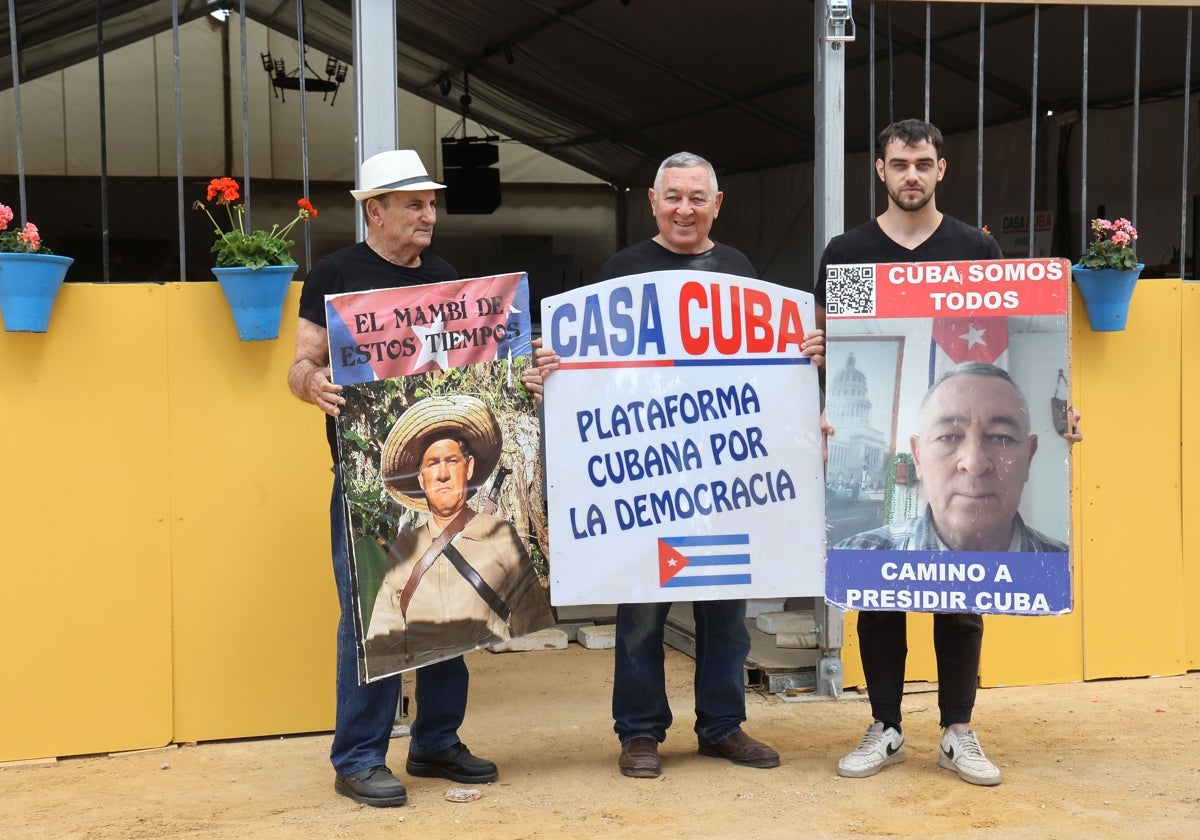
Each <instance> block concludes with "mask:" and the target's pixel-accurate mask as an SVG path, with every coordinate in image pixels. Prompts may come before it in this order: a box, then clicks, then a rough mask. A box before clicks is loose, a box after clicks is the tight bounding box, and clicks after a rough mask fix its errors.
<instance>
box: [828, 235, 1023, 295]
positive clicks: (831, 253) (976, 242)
mask: <svg viewBox="0 0 1200 840" xmlns="http://www.w3.org/2000/svg"><path fill="white" fill-rule="evenodd" d="M1003 256H1004V254H1003V253H1002V252H1001V251H1000V245H999V243H998V242H996V240H995V239H993V238H992V237H991V235H990V234H986V233H984V232H983V231H981V230H980V229H979V228H977V227H972V226H971V225H968V224H967V223H966V222H960V221H959V220H958V219H955V218H953V217H951V216H942V223H941V224H940V225H938V228H937V230H935V231H934V232H933V233H932V234H930V236H929V238H928V239H926V240H925V241H924V242H922V243H921V244H920V245H918V246H917V247H916V248H913V249H911V250H910V249H908V248H905V247H904V246H903V245H900V244H899V243H897V242H895V241H893V240H892V239H891V238H889V237H888V235H887V234H886V233H884V232H883V229H882V228H880V227H879V222H878V221H876V220H875V219H872V220H871V221H869V222H867V223H865V224H861V225H859V226H858V227H856V228H854V229H853V230H848V231H846V232H845V233H843V234H840V235H838V236H835V237H833V239H831V240H829V244H828V245H827V246H825V253H824V254H822V255H821V268H820V270H818V272H817V280H816V283H814V284H813V297H814V298H816V300H817V303H819V304H820V305H821V306H824V305H825V269H826V268H827V267H828V266H831V265H839V264H842V263H910V262H951V261H953V260H998V259H1000V258H1001V257H1003Z"/></svg>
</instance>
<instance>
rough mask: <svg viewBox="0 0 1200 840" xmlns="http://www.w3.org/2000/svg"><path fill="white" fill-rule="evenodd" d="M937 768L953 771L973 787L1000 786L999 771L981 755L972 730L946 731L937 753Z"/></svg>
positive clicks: (980, 748)
mask: <svg viewBox="0 0 1200 840" xmlns="http://www.w3.org/2000/svg"><path fill="white" fill-rule="evenodd" d="M938 766H939V767H944V768H946V769H947V770H953V771H954V772H955V773H957V774H958V777H959V778H960V779H962V780H963V781H964V782H970V783H971V784H973V785H998V784H1000V770H999V769H998V768H997V767H996V765H995V764H992V762H990V761H988V758H987V756H986V755H984V754H983V747H981V746H979V739H978V738H977V737H975V730H973V729H968V730H967V731H966V732H955V731H954V730H953V729H947V730H946V732H945V734H943V735H942V748H941V750H939V751H938Z"/></svg>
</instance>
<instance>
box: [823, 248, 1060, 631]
mask: <svg viewBox="0 0 1200 840" xmlns="http://www.w3.org/2000/svg"><path fill="white" fill-rule="evenodd" d="M1070 276H1071V275H1070V266H1069V265H1068V263H1067V261H1066V260H994V261H980V262H947V263H899V264H865V265H835V266H830V267H829V269H828V275H827V277H826V284H827V292H828V307H827V309H828V311H827V316H828V320H827V324H828V345H829V346H828V355H827V359H828V370H827V379H826V386H827V402H826V408H827V412H828V419H829V423H830V425H831V426H832V427H833V429H834V432H835V433H834V435H833V436H832V437H831V438H830V440H829V462H828V468H827V477H826V504H827V515H828V520H829V546H830V547H829V549H828V552H827V554H828V560H827V565H826V585H827V589H826V600H827V601H828V602H829V603H831V604H834V605H836V606H838V607H840V608H842V609H856V610H903V611H925V612H970V613H1011V614H1022V615H1058V614H1061V613H1065V612H1070V610H1071V606H1072V586H1071V559H1070V486H1071V474H1070V461H1069V454H1070V446H1069V444H1068V443H1067V441H1066V440H1064V439H1063V437H1062V435H1063V433H1064V432H1066V431H1067V427H1068V422H1069V421H1068V412H1069V409H1068V406H1069V403H1070V359H1069V354H1068V342H1069V324H1070V321H1069V318H1068V304H1069V300H1070V289H1069V285H1068V284H1069V281H1070Z"/></svg>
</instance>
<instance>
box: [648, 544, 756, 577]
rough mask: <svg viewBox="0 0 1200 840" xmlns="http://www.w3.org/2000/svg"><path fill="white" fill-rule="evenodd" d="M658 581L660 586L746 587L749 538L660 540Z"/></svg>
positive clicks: (748, 575) (748, 574)
mask: <svg viewBox="0 0 1200 840" xmlns="http://www.w3.org/2000/svg"><path fill="white" fill-rule="evenodd" d="M658 578H659V584H660V585H661V586H664V587H667V586H671V587H675V586H737V585H744V584H749V583H751V582H752V581H753V577H752V576H751V572H750V535H749V534H713V535H712V536H698V537H660V538H659V540H658Z"/></svg>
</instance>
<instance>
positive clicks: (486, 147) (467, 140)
mask: <svg viewBox="0 0 1200 840" xmlns="http://www.w3.org/2000/svg"><path fill="white" fill-rule="evenodd" d="M499 162H500V147H499V146H497V145H496V144H495V143H490V142H488V141H487V139H486V138H480V137H463V138H460V139H455V138H453V137H443V138H442V166H449V167H453V168H455V169H458V168H462V169H471V168H472V167H483V166H494V165H495V164H497V163H499Z"/></svg>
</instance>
